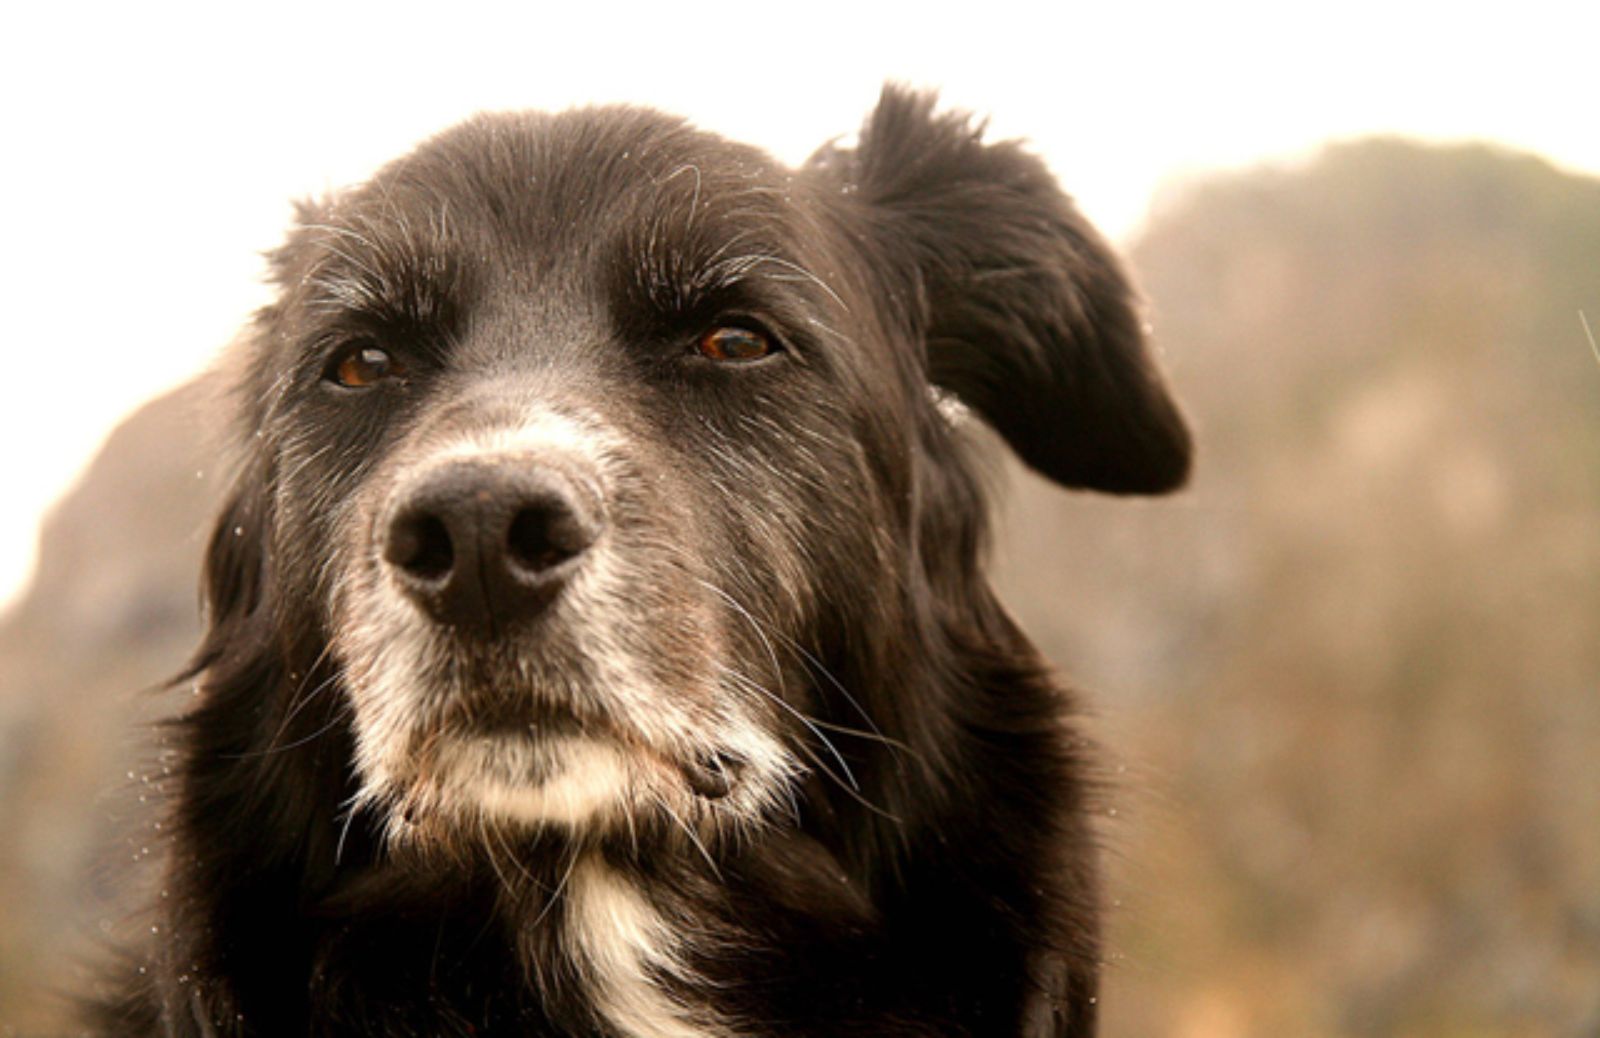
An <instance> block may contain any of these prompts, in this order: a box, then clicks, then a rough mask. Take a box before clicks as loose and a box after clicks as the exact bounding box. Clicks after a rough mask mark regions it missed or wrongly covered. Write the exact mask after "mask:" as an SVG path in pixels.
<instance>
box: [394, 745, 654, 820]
mask: <svg viewBox="0 0 1600 1038" xmlns="http://www.w3.org/2000/svg"><path fill="white" fill-rule="evenodd" d="M637 757H638V755H637V754H630V753H629V751H628V750H627V749H626V748H625V747H623V746H622V745H621V744H619V743H616V742H614V741H611V740H607V739H604V738H599V737H595V736H590V735H585V734H562V735H542V736H534V735H531V734H528V733H519V732H495V733H484V734H473V735H462V734H457V735H452V736H450V737H447V738H440V739H437V740H435V741H434V742H433V744H432V752H431V754H430V755H429V759H428V760H427V761H426V762H418V764H417V766H416V767H415V769H414V770H412V769H408V772H409V773H408V774H406V775H405V777H404V778H401V777H400V776H398V775H395V776H389V777H388V778H387V781H383V782H381V784H380V787H381V788H387V790H388V791H389V795H388V796H385V797H383V798H382V799H385V800H387V801H389V803H390V809H391V813H393V814H394V815H395V817H396V821H397V822H399V823H401V824H400V825H399V827H398V829H397V831H396V833H395V835H397V836H407V835H410V836H415V837H422V838H425V837H426V835H427V834H428V833H444V832H448V831H450V830H453V829H461V828H471V829H477V828H480V827H481V826H482V825H483V824H484V823H489V824H492V825H496V826H511V827H513V828H527V829H537V828H551V827H554V828H560V829H565V830H570V831H574V832H580V831H600V830H604V829H608V828H610V827H612V825H614V824H615V823H616V822H617V821H619V820H621V819H622V818H623V817H624V815H625V812H626V811H628V810H629V808H630V806H631V804H632V803H633V802H634V801H635V800H636V799H637V796H638V793H639V791H640V790H641V789H642V788H644V787H645V786H647V785H648V784H650V783H652V782H659V781H660V778H659V777H658V776H653V775H650V774H648V772H649V771H650V770H651V769H650V764H649V762H647V761H644V760H640V759H637Z"/></svg>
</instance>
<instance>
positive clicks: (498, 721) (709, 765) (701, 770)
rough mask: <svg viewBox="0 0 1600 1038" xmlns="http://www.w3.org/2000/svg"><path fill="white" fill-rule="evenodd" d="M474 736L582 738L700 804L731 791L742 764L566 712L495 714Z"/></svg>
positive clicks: (731, 756)
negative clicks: (643, 767)
mask: <svg viewBox="0 0 1600 1038" xmlns="http://www.w3.org/2000/svg"><path fill="white" fill-rule="evenodd" d="M474 734H481V735H483V736H486V737H490V738H496V737H498V738H524V739H530V740H539V741H543V740H550V739H562V738H580V739H582V738H587V739H596V740H599V741H602V742H608V743H611V744H613V745H616V746H619V747H621V748H622V749H623V750H625V751H627V752H631V753H635V754H638V755H639V756H640V757H642V758H644V759H645V760H647V761H650V762H652V763H654V764H656V765H657V766H660V767H662V768H664V769H665V770H667V771H670V772H673V773H675V774H677V775H678V776H679V777H680V778H681V779H682V780H683V782H684V784H686V785H687V786H688V787H689V789H690V791H691V792H693V793H694V794H695V795H696V796H698V797H701V798H703V799H705V800H720V799H722V798H723V797H725V796H727V795H728V794H729V793H731V792H733V789H734V787H735V786H737V785H738V784H739V779H740V776H741V773H742V772H743V770H744V761H743V759H741V758H740V757H739V756H738V755H737V754H734V753H731V752H729V751H726V750H704V751H700V752H697V753H692V754H687V755H682V756H680V755H678V754H673V753H669V752H667V751H665V750H663V749H661V748H659V747H656V746H654V745H652V744H650V743H648V742H646V741H645V740H644V739H642V738H639V737H638V736H635V735H631V734H629V733H627V732H625V731H623V730H621V729H620V728H619V727H618V726H617V725H615V724H612V723H611V722H609V721H606V720H604V719H599V718H584V717H580V716H578V715H577V714H576V713H573V712H572V711H569V710H564V709H560V708H554V707H544V708H541V709H539V710H536V711H531V712H529V714H528V715H526V716H523V717H520V718H512V717H507V716H504V715H500V716H496V717H492V718H486V719H483V720H481V721H479V722H478V724H477V725H475V728H474Z"/></svg>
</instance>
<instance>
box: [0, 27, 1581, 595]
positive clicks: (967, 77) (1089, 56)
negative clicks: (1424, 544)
mask: <svg viewBox="0 0 1600 1038" xmlns="http://www.w3.org/2000/svg"><path fill="white" fill-rule="evenodd" d="M96 6H97V5H89V6H82V5H69V4H28V5H13V7H12V9H11V11H10V12H9V13H7V14H6V15H5V16H4V18H3V20H0V116H3V119H0V127H3V130H0V132H3V133H4V137H3V138H0V139H3V141H4V144H3V151H0V154H3V156H4V158H3V160H0V198H3V199H5V201H6V203H7V212H6V213H5V215H4V217H3V218H0V219H3V220H4V224H3V226H4V236H3V240H4V247H3V248H0V286H3V295H0V300H3V302H4V304H5V305H4V311H5V321H4V329H5V332H4V335H5V345H4V357H5V365H4V369H3V370H4V373H5V374H4V377H3V378H0V442H3V443H4V444H5V466H4V474H5V483H6V489H5V492H4V494H3V495H0V502H3V503H0V602H3V601H4V600H5V599H6V598H7V597H8V596H10V595H12V594H14V593H15V591H16V590H17V588H18V587H19V586H20V584H21V582H22V581H24V580H25V579H26V575H27V573H28V572H29V570H30V568H31V566H32V564H33V554H34V546H35V542H36V538H37V531H38V524H39V522H40V519H41V517H42V515H43V514H44V512H45V510H46V509H47V508H48V506H49V505H50V503H51V502H52V501H53V500H55V499H56V498H57V497H58V496H59V495H60V494H62V493H63V492H64V491H65V490H66V489H68V488H69V486H70V485H71V483H72V481H73V480H74V479H76V478H77V476H78V475H79V474H80V473H81V471H82V468H83V466H84V465H85V464H86V463H87V461H88V460H89V458H90V457H91V456H92V455H93V453H94V451H95V450H96V449H97V448H98V446H99V444H100V443H101V441H102V440H103V439H104V437H105V436H106V434H107V433H108V432H109V431H110V430H111V428H112V427H114V426H115V424H116V423H117V422H118V421H119V420H120V419H121V418H123V417H125V416H126V415H127V414H128V412H130V411H131V410H132V409H134V408H135V407H137V406H138V405H139V404H140V403H141V402H143V401H144V400H146V399H148V398H149V397H150V396H152V395H154V394H156V393H158V392H160V391H162V390H164V389H166V388H169V387H171V386H173V385H175V384H177V383H178V382H180V381H182V380H184V379H185V378H186V377H188V376H189V375H190V374H192V373H193V372H195V371H196V370H197V369H199V368H200V367H201V366H202V365H204V364H205V363H207V362H208V361H209V360H210V359H211V358H212V357H213V355H214V353H215V351H216V350H217V348H218V347H220V346H221V345H222V344H223V343H225V342H226V341H227V340H228V339H229V337H230V335H231V334H232V332H233V330H234V329H235V328H237V326H238V325H239V324H240V323H241V322H242V321H243V319H244V318H245V316H246V314H248V313H249V312H250V310H252V309H253V308H254V307H256V306H258V305H260V304H261V303H262V302H263V301H265V298H266V295H265V290H264V289H263V288H262V287H261V286H260V284H259V277H260V273H261V262H260V259H259V253H260V252H261V251H262V250H263V249H266V248H269V247H271V246H272V245H273V244H274V243H275V242H276V241H277V240H278V238H279V236H280V235H281V233H282V230H283V228H284V226H285V224H286V222H287V220H288V216H289V200H290V199H291V198H294V197H297V196H303V195H307V194H313V193H317V192H320V191H322V190H325V189H327V188H330V187H334V186H337V185H340V184H344V183H347V182H350V181H355V180H359V179H361V178H363V177H365V176H366V175H367V174H369V173H371V172H372V171H373V170H374V169H375V168H376V167H377V166H378V165H380V164H381V163H382V162H384V161H385V160H387V159H389V158H391V157H393V156H395V155H397V154H399V153H400V152H402V151H404V150H405V149H406V148H407V147H409V146H410V145H411V144H412V143H414V142H415V141H417V140H419V139H420V138H422V137H424V136H426V135H428V134H430V133H432V132H434V131H436V130H439V129H442V128H443V127H445V126H447V125H449V124H450V123H452V122H454V121H456V120H458V119H460V118H462V117H463V116H466V115H468V114H470V113H471V112H473V111H476V110H479V109H496V108H522V107H532V108H559V107H564V106H567V105H570V104H574V103H582V102H591V101H630V102H635V103H643V104H650V105H654V106H656V107H660V108H664V109H668V110H671V111H676V112H678V113H681V114H684V115H687V116H690V117H691V118H692V119H693V120H695V121H696V122H697V123H699V124H700V125H701V126H703V127H705V128H707V129H711V130H715V131H718V132H721V133H725V134H727V135H730V136H734V137H739V138H743V139H746V140H748V141H751V142H754V143H756V144H760V145H763V146H765V147H767V148H768V149H769V150H771V151H773V152H774V153H775V154H777V155H778V156H779V157H780V158H783V159H786V160H791V161H799V160H801V159H803V158H804V157H805V156H806V155H807V154H808V153H809V152H810V151H811V149H813V148H814V147H815V146H816V145H818V144H820V143H821V142H823V141H824V140H826V139H827V138H829V137H832V136H835V135H838V134H842V133H847V132H850V131H851V130H853V129H854V128H855V127H856V126H857V125H858V124H859V122H860V119H861V117H862V116H863V115H864V114H865V112H866V111H867V109H868V107H869V106H870V105H871V103H872V101H873V99H874V97H875V96H876V94H877V91H878V88H879V86H880V84H881V83H882V82H883V81H884V80H885V79H888V78H895V79H901V80H905V81H908V82H911V83H915V84H918V85H925V86H937V87H940V88H942V90H943V93H944V96H945V98H946V99H947V101H948V103H949V104H951V105H952V106H956V107H961V108H966V109H972V110H977V111H980V112H984V113H988V114H989V115H990V116H991V117H992V119H991V126H992V128H993V130H994V132H995V133H996V134H997V135H1000V136H1026V137H1029V138H1031V139H1032V141H1033V142H1034V145H1035V147H1036V148H1037V149H1038V150H1039V151H1040V152H1041V153H1042V154H1043V155H1044V156H1045V157H1046V158H1047V159H1048V160H1049V161H1050V163H1051V164H1052V166H1053V167H1054V168H1055V170H1056V172H1057V173H1058V174H1059V175H1060V177H1061V179H1062V181H1063V183H1064V184H1065V185H1066V187H1067V189H1068V190H1069V191H1070V192H1071V193H1073V194H1074V195H1076V196H1077V198H1078V200H1079V202H1080V204H1081V206H1082V207H1083V209H1084V210H1085V211H1086V212H1087V213H1088V214H1089V215H1090V217H1091V218H1093V219H1094V220H1096V221H1097V222H1098V223H1099V224H1100V225H1101V226H1102V227H1103V228H1105V229H1106V230H1107V231H1109V232H1110V233H1111V234H1113V235H1114V236H1119V237H1124V236H1126V235H1127V234H1129V233H1130V232H1131V231H1132V230H1134V229H1135V228H1136V227H1137V224H1138V222H1139V220H1140V218H1141V216H1142V214H1143V212H1144V210H1145V207H1146V206H1147V204H1148V202H1149V200H1150V198H1151V196H1152V193H1153V192H1155V191H1156V189H1157V188H1158V186H1159V185H1161V184H1162V183H1163V182H1166V181H1169V180H1171V179H1172V178H1174V177H1177V176H1181V175H1183V174H1185V173H1188V172H1193V171H1197V170H1204V169H1212V168H1218V167H1231V166H1237V165H1241V164H1246V163H1251V162H1256V161H1260V160H1262V159H1282V158H1293V157H1296V156H1302V155H1304V154H1306V153H1307V152H1308V151H1309V150H1311V149H1312V148H1314V147H1315V146H1316V145H1317V144H1318V143H1319V142H1321V141H1324V140H1327V139H1329V138H1342V137H1351V136H1356V135H1361V134H1367V133H1374V132H1397V133H1405V134H1411V135H1415V136H1420V137H1424V138H1428V139H1436V140H1441V139H1442V140H1451V139H1462V138H1477V139H1489V140H1496V141H1501V142H1504V143H1506V144H1508V145H1511V146H1515V147H1518V148H1524V149H1527V150H1531V151H1536V152H1539V153H1541V154H1543V155H1545V156H1547V157H1549V158H1551V159H1553V160H1555V161H1556V162H1557V163H1558V164H1560V165H1562V166H1565V167H1567V168H1569V169H1573V170H1579V171H1587V172H1594V173H1600V130H1597V129H1596V121H1597V111H1596V110H1597V105H1596V100H1597V99H1600V3H1596V2H1595V0H1569V2H1565V3H1558V2H1548V0H1524V2H1522V3H1518V4H1462V3H1449V4H1446V3H1408V2H1405V0H1387V2H1371V0H1350V2H1346V3H1343V4H1337V5H1331V4H1330V5H1316V6H1315V7H1312V6H1310V5H1302V4H1287V3H1282V2H1256V0H1208V2H1206V3H1193V2H1183V3H1142V2H1121V0H1101V2H1098V3H1095V4H1092V5H1090V4H1084V5H1077V4H1072V3H1064V2H1063V3H1053V4H1046V3H1032V4H1023V3H1014V2H1008V0H990V2H988V3H983V4H973V3H970V2H969V3H961V4H950V5H940V4H937V3H921V4H886V3H885V4H868V3H865V2H861V0H857V2H853V3H836V2H833V0H812V2H809V3H806V4H781V5H780V4H756V3H748V2H746V3H737V4H734V3H727V4H724V3H716V4H710V3H708V4H683V3H679V4H651V5H640V7H639V8H638V9H634V8H632V7H610V8H609V9H608V7H607V5H603V4H594V5H583V9H582V10H580V9H579V8H580V5H579V4H576V3H538V2H532V0H529V2H523V3H516V4H513V3H505V4H479V3H471V2H466V0H455V2H451V3H444V2H433V3H428V4H410V3H403V2H389V3H383V4H378V3H354V4H336V3H333V2H331V0H323V2H318V3H315V4H302V3H298V2H275V3H271V4H257V5H251V6H250V7H248V8H246V7H245V6H244V5H229V4H207V5H204V6H200V5H195V6H192V7H191V6H181V5H176V6H175V5H170V4H155V3H127V4H110V3H107V4H104V5H98V6H99V7H100V9H98V10H97V9H95V7H96ZM1475 12H1476V13H1475ZM1595 277H1596V281H1597V290H1600V271H1597V272H1596V273H1595Z"/></svg>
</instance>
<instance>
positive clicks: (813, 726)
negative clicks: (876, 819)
mask: <svg viewBox="0 0 1600 1038" xmlns="http://www.w3.org/2000/svg"><path fill="white" fill-rule="evenodd" d="M716 666H717V669H718V670H719V671H720V672H721V673H723V674H726V675H727V676H728V677H730V678H732V679H733V681H734V682H735V683H736V684H738V685H739V687H740V688H745V689H748V690H750V691H752V692H756V693H758V694H760V695H762V696H764V697H765V698H767V699H768V700H770V701H771V702H772V703H773V704H775V705H776V706H779V707H781V708H782V709H783V710H784V711H786V712H787V713H788V714H789V715H790V716H792V717H794V719H795V720H797V721H799V722H800V723H801V724H803V725H805V726H806V727H807V728H808V729H810V730H811V734H813V735H815V736H816V737H817V739H818V741H820V742H821V743H822V745H823V746H825V747H827V750H828V752H829V753H831V754H832V755H833V758H834V759H835V760H837V761H838V762H839V767H840V768H841V769H843V771H844V774H845V777H846V778H847V779H848V780H849V783H850V787H851V788H852V789H854V790H857V791H859V790H860V789H861V785H860V783H858V782H857V781H856V777H855V775H854V773H852V772H851V770H850V765H849V764H848V763H847V762H846V761H845V759H844V754H842V753H840V752H839V748H838V747H837V746H835V745H834V744H833V740H832V739H829V738H828V736H827V734H826V733H825V732H823V731H822V729H821V728H819V727H818V726H817V723H816V722H815V721H814V720H813V719H812V718H810V717H808V716H806V715H805V714H804V713H803V712H802V711H800V710H799V709H798V708H797V707H795V706H794V704H792V703H789V702H787V701H786V700H784V699H783V698H782V697H781V696H779V695H778V694H777V693H775V692H773V691H772V690H770V689H768V688H766V687H764V686H763V685H761V684H760V683H759V682H756V681H753V680H751V679H750V678H749V677H748V676H747V675H745V674H742V673H740V672H739V671H737V670H734V669H733V668H731V667H728V666H727V665H725V664H721V663H718V664H717V665H716ZM830 774H831V772H830Z"/></svg>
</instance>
